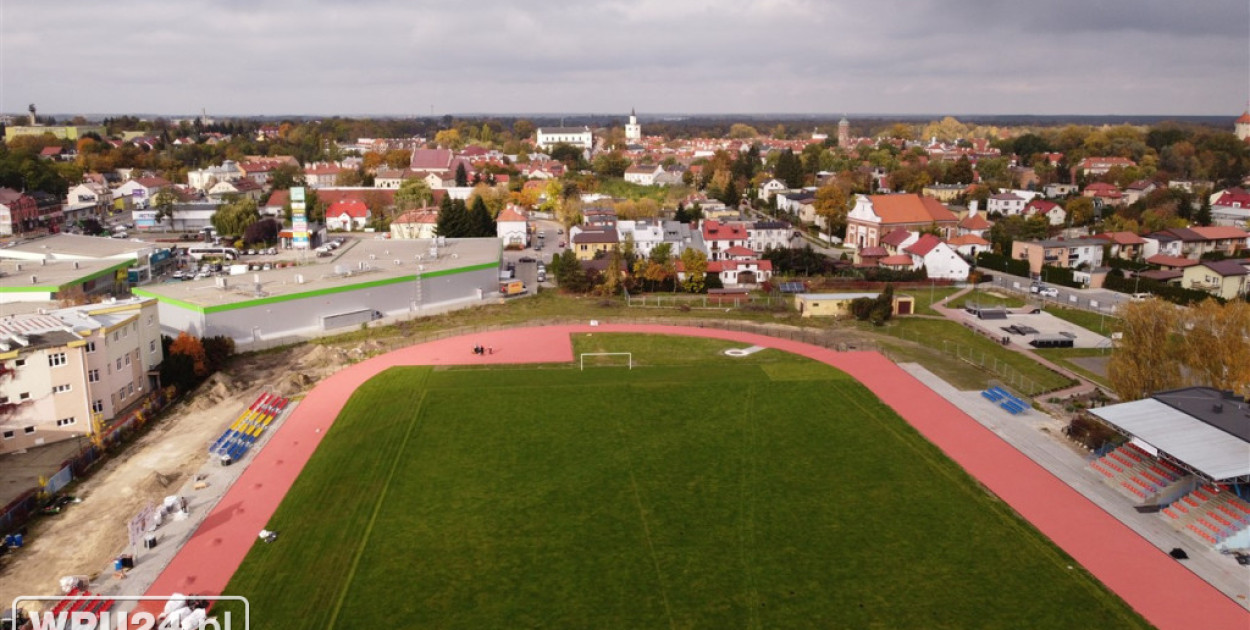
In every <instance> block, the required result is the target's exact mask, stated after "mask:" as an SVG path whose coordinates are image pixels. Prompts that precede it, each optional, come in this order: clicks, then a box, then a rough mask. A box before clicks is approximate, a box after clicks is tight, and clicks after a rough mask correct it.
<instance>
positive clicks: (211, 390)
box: [190, 372, 242, 411]
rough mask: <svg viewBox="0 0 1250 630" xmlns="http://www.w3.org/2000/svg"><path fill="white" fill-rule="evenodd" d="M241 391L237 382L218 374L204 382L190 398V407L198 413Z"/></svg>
mask: <svg viewBox="0 0 1250 630" xmlns="http://www.w3.org/2000/svg"><path fill="white" fill-rule="evenodd" d="M240 389H242V388H241V387H240V385H239V383H238V382H237V381H235V380H234V379H232V378H230V377H229V376H228V375H226V374H223V373H221V372H218V373H216V374H214V375H212V376H210V377H209V378H208V380H206V381H204V383H203V384H202V385H200V387H199V388H198V389H197V390H196V391H195V392H194V394H193V396H192V397H191V401H190V406H191V408H192V409H194V410H197V411H200V410H204V409H208V408H209V407H213V406H216V405H217V404H218V403H220V402H221V401H223V400H228V399H230V398H232V397H233V396H234V395H235V394H236V393H238V391H239V390H240Z"/></svg>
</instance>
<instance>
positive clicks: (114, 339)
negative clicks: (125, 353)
mask: <svg viewBox="0 0 1250 630" xmlns="http://www.w3.org/2000/svg"><path fill="white" fill-rule="evenodd" d="M113 341H117V331H116V330H114V331H113Z"/></svg>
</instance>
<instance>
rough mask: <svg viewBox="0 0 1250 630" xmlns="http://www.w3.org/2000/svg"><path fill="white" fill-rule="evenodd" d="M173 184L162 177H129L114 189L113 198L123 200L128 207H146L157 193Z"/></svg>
mask: <svg viewBox="0 0 1250 630" xmlns="http://www.w3.org/2000/svg"><path fill="white" fill-rule="evenodd" d="M171 186H173V184H170V183H169V181H168V180H166V179H162V178H160V177H140V178H137V179H129V180H126V181H125V182H123V183H122V185H121V186H118V187H117V189H116V190H114V191H113V199H114V200H122V201H123V203H124V205H125V207H126V208H131V209H134V208H137V209H144V208H147V207H148V206H150V205H152V199H153V198H155V197H156V195H157V193H159V192H160V191H162V190H165V189H167V188H170V187H171ZM114 206H116V204H114Z"/></svg>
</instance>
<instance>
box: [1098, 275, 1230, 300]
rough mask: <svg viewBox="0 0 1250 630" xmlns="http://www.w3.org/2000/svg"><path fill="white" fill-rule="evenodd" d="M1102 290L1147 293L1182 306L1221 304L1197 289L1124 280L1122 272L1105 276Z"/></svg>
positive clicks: (1144, 280)
mask: <svg viewBox="0 0 1250 630" xmlns="http://www.w3.org/2000/svg"><path fill="white" fill-rule="evenodd" d="M1103 288H1104V289H1108V290H1110V291H1118V292H1120V293H1135V292H1141V293H1149V294H1151V295H1154V296H1156V297H1159V298H1162V299H1164V300H1167V301H1169V302H1172V303H1174V304H1180V305H1182V306H1185V305H1189V304H1197V303H1198V302H1201V301H1203V300H1206V299H1213V300H1216V301H1217V302H1219V303H1221V304H1223V303H1224V300H1223V299H1222V298H1219V297H1216V296H1214V295H1211V294H1210V293H1207V292H1205V291H1199V290H1197V289H1186V288H1184V287H1178V286H1174V285H1171V284H1165V283H1163V282H1159V281H1157V280H1151V279H1149V278H1141V279H1140V280H1139V279H1137V278H1133V279H1129V278H1125V277H1124V274H1123V272H1121V271H1119V270H1118V269H1117V270H1112V271H1111V273H1108V274H1107V279H1106V280H1104V281H1103Z"/></svg>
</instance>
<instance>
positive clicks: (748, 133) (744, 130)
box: [729, 123, 760, 140]
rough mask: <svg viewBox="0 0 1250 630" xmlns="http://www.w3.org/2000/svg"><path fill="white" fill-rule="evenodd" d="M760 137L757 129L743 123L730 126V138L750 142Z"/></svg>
mask: <svg viewBox="0 0 1250 630" xmlns="http://www.w3.org/2000/svg"><path fill="white" fill-rule="evenodd" d="M759 135H760V132H758V131H756V130H755V127H752V126H751V125H746V124H743V123H734V124H732V125H730V126H729V137H730V138H734V139H736V140H749V139H751V138H755V137H757V136H759Z"/></svg>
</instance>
